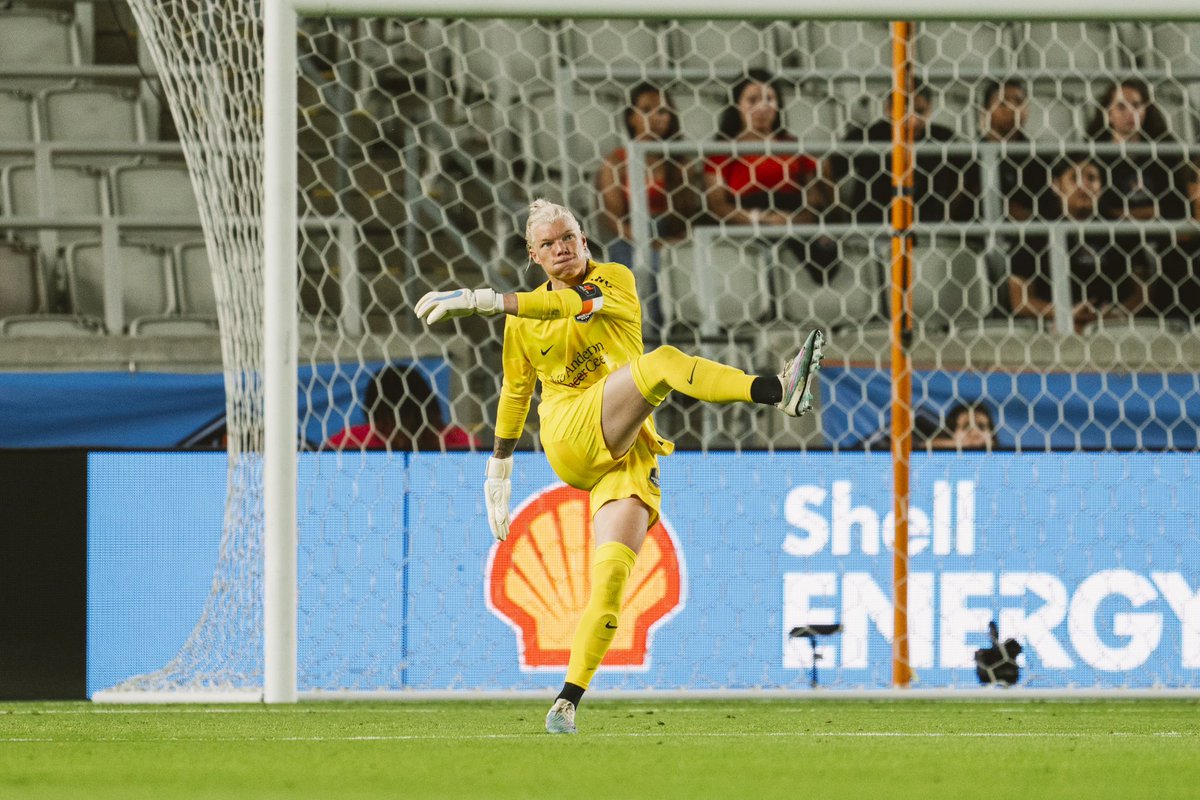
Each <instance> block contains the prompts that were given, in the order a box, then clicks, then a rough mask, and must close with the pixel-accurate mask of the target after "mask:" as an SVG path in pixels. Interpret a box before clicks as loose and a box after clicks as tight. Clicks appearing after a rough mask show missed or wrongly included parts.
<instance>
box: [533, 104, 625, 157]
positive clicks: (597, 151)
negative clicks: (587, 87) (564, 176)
mask: <svg viewBox="0 0 1200 800" xmlns="http://www.w3.org/2000/svg"><path fill="white" fill-rule="evenodd" d="M569 102H570V103H571V106H570V107H569V108H567V109H564V108H562V106H561V104H560V103H559V102H558V100H557V98H556V96H555V95H554V94H543V95H538V96H535V97H532V98H530V101H529V104H528V109H527V112H526V113H525V114H524V115H523V124H522V132H523V135H522V139H523V141H524V142H525V146H526V147H527V148H529V152H528V153H527V155H526V157H527V158H528V159H529V161H530V163H531V164H534V165H537V166H539V167H541V168H543V169H544V170H546V171H547V172H549V173H553V174H561V171H562V167H563V153H562V152H561V151H560V149H559V143H560V141H562V136H561V135H560V131H561V130H562V126H561V124H560V123H561V122H562V121H563V120H564V119H565V121H566V123H567V126H568V127H567V133H566V146H567V152H566V157H567V158H568V159H569V160H570V161H571V163H572V164H573V165H574V166H575V167H576V168H577V169H579V170H580V171H581V172H582V173H584V174H593V173H595V171H596V169H597V168H598V167H599V165H600V161H601V160H602V159H603V158H604V156H605V155H607V154H608V153H609V151H611V150H613V149H615V148H617V147H620V146H621V143H622V142H623V141H624V138H625V131H624V129H623V128H620V129H619V128H618V126H619V125H621V115H622V112H623V111H624V108H625V106H624V101H623V100H622V99H621V98H619V97H616V96H613V95H611V94H605V93H603V92H599V91H594V92H575V93H573V94H572V95H571V97H570V99H569Z"/></svg>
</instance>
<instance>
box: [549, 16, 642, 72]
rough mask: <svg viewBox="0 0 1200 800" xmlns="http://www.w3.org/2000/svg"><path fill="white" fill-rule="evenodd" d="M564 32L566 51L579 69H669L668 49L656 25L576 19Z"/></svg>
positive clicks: (634, 21) (630, 21) (625, 21)
mask: <svg viewBox="0 0 1200 800" xmlns="http://www.w3.org/2000/svg"><path fill="white" fill-rule="evenodd" d="M563 33H564V39H565V47H564V52H565V53H566V54H567V57H568V59H569V61H570V63H571V64H573V65H574V66H576V67H579V68H583V69H634V70H637V69H643V70H644V69H657V68H662V67H665V66H666V60H665V59H666V47H665V46H664V44H663V41H662V39H661V36H660V34H661V31H660V30H659V29H658V27H657V26H656V25H655V24H654V23H647V22H640V21H637V20H618V19H611V20H591V19H576V20H571V21H570V22H569V23H568V24H567V26H566V28H565V29H564V31H563Z"/></svg>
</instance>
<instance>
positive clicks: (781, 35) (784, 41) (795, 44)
mask: <svg viewBox="0 0 1200 800" xmlns="http://www.w3.org/2000/svg"><path fill="white" fill-rule="evenodd" d="M816 24H817V23H810V22H790V21H789V22H775V23H772V24H771V33H772V35H773V36H774V37H775V52H776V53H777V54H778V56H779V64H780V66H781V67H783V68H785V69H786V68H796V69H804V70H810V69H812V53H811V50H812V48H811V47H810V46H809V36H810V35H811V33H810V31H809V27H810V26H811V25H816Z"/></svg>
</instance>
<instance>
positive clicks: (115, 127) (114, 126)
mask: <svg viewBox="0 0 1200 800" xmlns="http://www.w3.org/2000/svg"><path fill="white" fill-rule="evenodd" d="M147 138H148V137H147V127H146V116H145V112H144V109H143V108H142V105H141V103H140V101H139V100H138V98H137V95H136V94H135V93H134V92H133V91H132V90H126V89H121V88H116V87H110V86H78V85H72V86H59V87H55V88H52V89H44V90H42V91H40V92H36V93H34V92H29V91H26V90H23V89H0V143H4V144H12V145H18V144H33V143H36V142H76V143H80V144H83V143H86V144H89V145H90V144H96V143H117V144H120V143H128V144H140V143H142V142H145V141H147ZM28 157H29V154H28V153H25V154H22V153H20V152H18V151H15V150H14V151H10V152H8V153H7V154H5V153H3V152H0V159H2V160H0V164H2V163H5V162H6V161H7V162H11V161H13V160H15V159H17V158H28ZM124 158H126V159H127V158H128V157H124ZM88 160H89V161H92V162H93V163H96V162H97V161H99V162H103V161H104V158H103V157H102V158H100V159H97V158H95V157H89V159H88ZM109 160H110V162H111V157H109Z"/></svg>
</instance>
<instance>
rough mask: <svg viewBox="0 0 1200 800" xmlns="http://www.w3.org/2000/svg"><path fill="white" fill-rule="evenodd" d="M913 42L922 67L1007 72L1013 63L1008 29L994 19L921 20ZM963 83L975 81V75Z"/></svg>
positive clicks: (996, 72) (1006, 73) (1010, 72)
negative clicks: (964, 20) (975, 20)
mask: <svg viewBox="0 0 1200 800" xmlns="http://www.w3.org/2000/svg"><path fill="white" fill-rule="evenodd" d="M913 46H914V49H915V53H916V63H917V64H919V65H920V66H921V68H922V69H942V70H947V69H949V70H978V71H980V72H983V73H988V74H999V75H1008V74H1012V70H1013V68H1014V67H1015V66H1016V65H1015V63H1014V59H1013V47H1012V42H1011V41H1010V38H1009V29H1008V27H1007V26H1005V25H1001V24H996V23H986V24H980V23H978V22H923V23H921V24H920V25H918V26H917V31H916V35H915V36H914V42H913ZM884 63H885V64H886V63H888V62H884ZM966 83H968V84H974V83H976V79H975V78H969V79H967V80H966Z"/></svg>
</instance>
